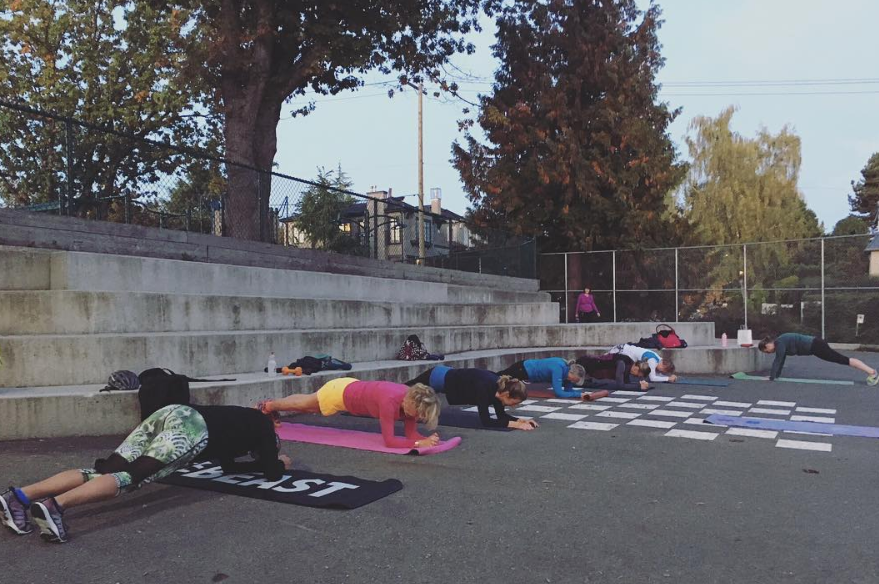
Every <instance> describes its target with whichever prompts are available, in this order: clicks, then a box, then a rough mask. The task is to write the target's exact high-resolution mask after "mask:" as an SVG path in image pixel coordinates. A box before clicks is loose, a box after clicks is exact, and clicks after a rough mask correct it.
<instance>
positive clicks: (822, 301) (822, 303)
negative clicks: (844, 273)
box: [821, 237, 826, 339]
mask: <svg viewBox="0 0 879 584" xmlns="http://www.w3.org/2000/svg"><path fill="white" fill-rule="evenodd" d="M824 304H825V302H824V238H823V237H822V238H821V338H822V339H823V338H826V333H825V331H824V323H825V321H824V310H825V308H824Z"/></svg>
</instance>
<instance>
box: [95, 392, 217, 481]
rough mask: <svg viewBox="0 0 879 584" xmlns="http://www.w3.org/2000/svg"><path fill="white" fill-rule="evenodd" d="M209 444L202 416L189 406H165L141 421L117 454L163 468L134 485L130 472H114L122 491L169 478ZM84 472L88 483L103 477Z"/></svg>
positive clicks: (133, 461)
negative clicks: (147, 460)
mask: <svg viewBox="0 0 879 584" xmlns="http://www.w3.org/2000/svg"><path fill="white" fill-rule="evenodd" d="M207 444H208V428H207V425H206V424H205V421H204V418H202V417H201V414H199V413H198V412H197V411H195V410H194V409H192V408H190V407H189V406H182V405H176V404H175V405H170V406H165V407H164V408H162V409H160V410H158V411H157V412H155V413H154V414H153V415H151V416H150V417H148V418H147V419H146V420H144V421H143V422H141V423H140V425H138V426H137V428H135V429H134V431H132V432H131V434H129V435H128V437H127V438H126V439H125V441H124V442H122V444H121V445H120V446H119V448H117V449H116V452H115V454H117V455H119V456H121V457H122V458H124V459H125V461H126V462H128V463H135V461H137V460H138V459H141V458H142V457H148V458H149V459H153V461H158V462H159V463H161V464H162V465H163V466H161V468H159V470H158V471H156V472H153V473H151V474H150V475H149V476H147V477H146V478H144V479H143V480H141V481H139V482H137V483H136V484H132V483H133V480H132V476H131V474H130V473H129V472H127V471H121V472H114V473H112V475H113V477H114V478H115V479H116V486H117V487H118V489H119V492H122V491H130V490H132V489H136V488H139V487H141V486H143V485H145V484H148V483H151V482H153V481H155V480H158V479H160V478H162V477H166V476H168V475H169V474H171V473H172V472H174V471H175V470H177V469H178V468H182V467H184V466H186V465H187V464H189V463H190V462H191V461H192V460H193V459H194V458H195V457H196V456H198V454H199V453H201V451H203V450H204V449H205V447H207ZM150 462H152V461H150ZM153 464H155V463H153ZM81 472H82V476H83V478H84V479H85V480H86V482H87V481H90V480H92V479H94V478H97V477H99V476H101V473H99V472H98V471H97V470H95V469H93V468H85V469H81Z"/></svg>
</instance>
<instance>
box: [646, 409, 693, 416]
mask: <svg viewBox="0 0 879 584" xmlns="http://www.w3.org/2000/svg"><path fill="white" fill-rule="evenodd" d="M648 413H649V414H650V415H651V416H668V417H670V418H689V417H690V414H691V412H687V411H679V410H653V411H652V412H648Z"/></svg>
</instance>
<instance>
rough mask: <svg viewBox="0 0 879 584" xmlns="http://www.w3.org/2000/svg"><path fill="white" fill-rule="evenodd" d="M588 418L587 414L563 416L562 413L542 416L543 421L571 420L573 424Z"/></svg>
mask: <svg viewBox="0 0 879 584" xmlns="http://www.w3.org/2000/svg"><path fill="white" fill-rule="evenodd" d="M587 417H588V416H587V415H585V414H563V413H561V412H554V413H552V414H546V415H545V416H540V419H541V420H570V421H572V422H576V421H577V420H582V419H583V418H587Z"/></svg>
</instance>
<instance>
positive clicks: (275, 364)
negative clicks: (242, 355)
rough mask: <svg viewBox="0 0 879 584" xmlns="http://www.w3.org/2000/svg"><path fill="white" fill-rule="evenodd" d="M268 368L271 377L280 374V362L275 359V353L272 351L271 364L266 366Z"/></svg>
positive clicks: (270, 355)
mask: <svg viewBox="0 0 879 584" xmlns="http://www.w3.org/2000/svg"><path fill="white" fill-rule="evenodd" d="M266 370H267V372H268V374H269V377H274V376H275V375H277V374H278V362H277V361H275V353H274V352H272V353H271V354H269V364H268V365H267V366H266Z"/></svg>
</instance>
